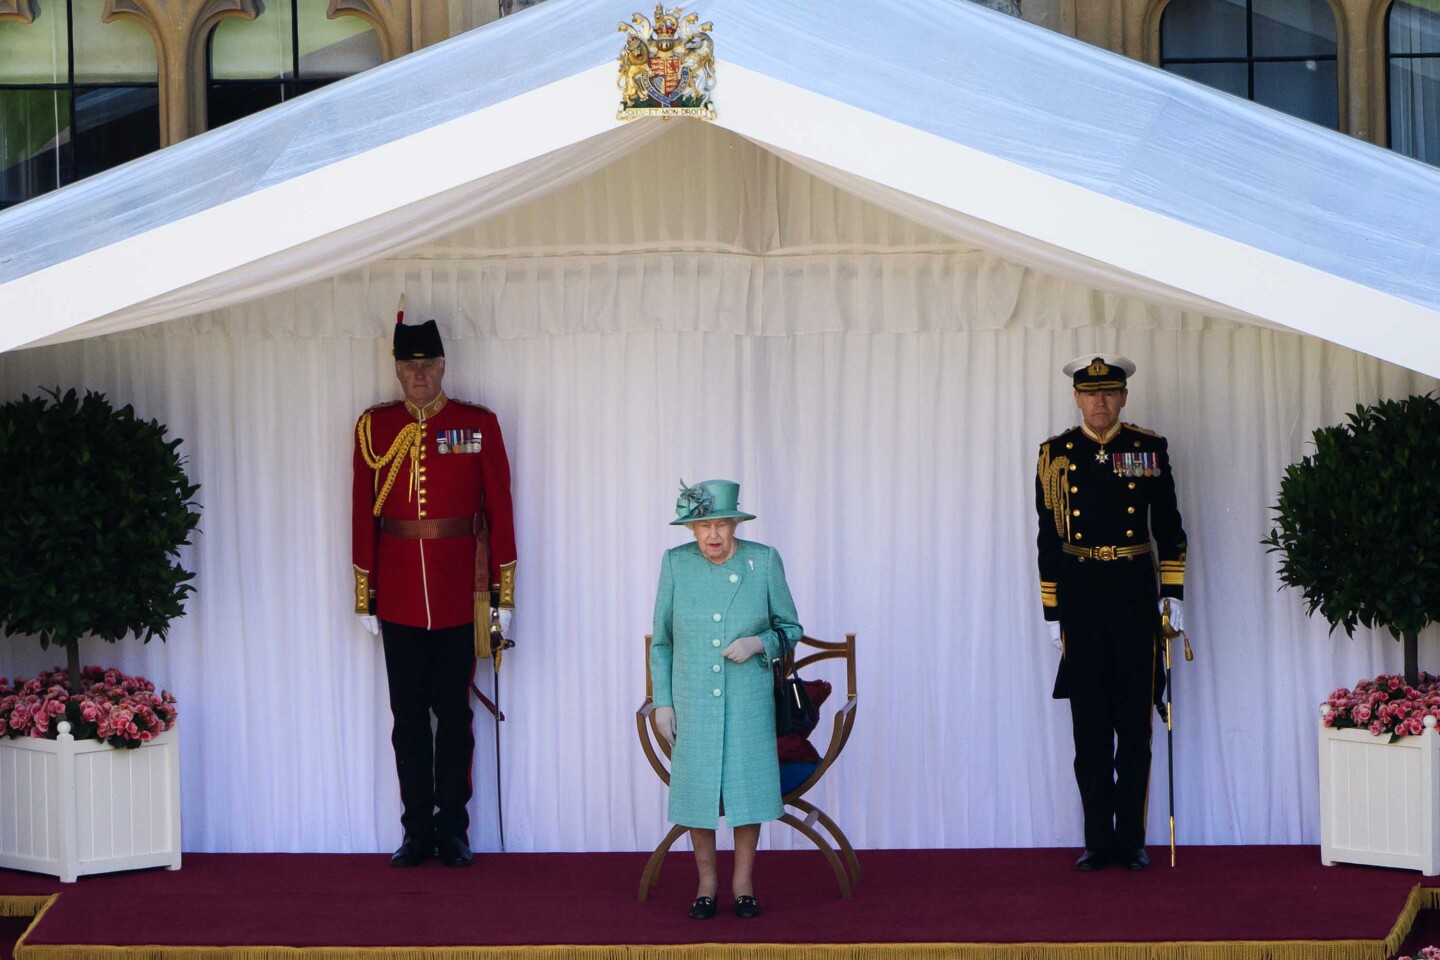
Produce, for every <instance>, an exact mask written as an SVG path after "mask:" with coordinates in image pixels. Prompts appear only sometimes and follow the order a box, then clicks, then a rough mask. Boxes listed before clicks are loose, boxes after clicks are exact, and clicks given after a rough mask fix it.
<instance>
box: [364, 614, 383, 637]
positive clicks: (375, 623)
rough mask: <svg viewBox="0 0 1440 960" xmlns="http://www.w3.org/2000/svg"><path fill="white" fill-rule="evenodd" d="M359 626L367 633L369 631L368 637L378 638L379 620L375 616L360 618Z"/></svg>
mask: <svg viewBox="0 0 1440 960" xmlns="http://www.w3.org/2000/svg"><path fill="white" fill-rule="evenodd" d="M360 626H362V627H364V628H365V629H366V630H369V631H370V636H372V637H378V636H380V618H379V617H376V616H368V617H361V618H360Z"/></svg>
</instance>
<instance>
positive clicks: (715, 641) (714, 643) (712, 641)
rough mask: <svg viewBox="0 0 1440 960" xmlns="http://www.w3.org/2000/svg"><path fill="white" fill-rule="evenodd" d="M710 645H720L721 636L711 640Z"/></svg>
mask: <svg viewBox="0 0 1440 960" xmlns="http://www.w3.org/2000/svg"><path fill="white" fill-rule="evenodd" d="M710 646H712V647H718V646H720V638H719V637H716V638H715V639H714V640H711V641H710Z"/></svg>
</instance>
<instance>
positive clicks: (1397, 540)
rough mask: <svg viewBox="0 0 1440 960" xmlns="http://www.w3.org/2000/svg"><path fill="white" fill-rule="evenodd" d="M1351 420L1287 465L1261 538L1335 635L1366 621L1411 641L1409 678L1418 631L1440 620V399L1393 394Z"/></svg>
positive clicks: (1325, 430) (1286, 578) (1322, 433)
mask: <svg viewBox="0 0 1440 960" xmlns="http://www.w3.org/2000/svg"><path fill="white" fill-rule="evenodd" d="M1346 419H1347V420H1348V423H1346V424H1341V425H1339V426H1334V427H1322V428H1320V429H1319V430H1316V431H1315V438H1314V439H1315V452H1314V454H1312V455H1311V456H1308V457H1305V458H1304V459H1303V460H1301V461H1300V462H1299V463H1294V464H1291V465H1290V466H1289V467H1287V468H1286V470H1285V479H1284V480H1283V481H1282V482H1281V484H1280V501H1279V503H1277V504H1276V505H1275V522H1276V526H1275V527H1274V528H1273V529H1271V531H1270V536H1269V537H1267V538H1266V539H1265V540H1263V541H1262V542H1263V543H1265V544H1267V545H1268V546H1269V547H1270V550H1271V552H1272V553H1274V552H1278V553H1280V554H1281V556H1282V561H1281V564H1280V579H1281V580H1282V581H1283V582H1284V583H1285V585H1286V586H1291V587H1298V588H1299V589H1300V590H1301V591H1303V593H1304V595H1305V601H1306V612H1307V613H1311V614H1313V613H1315V612H1316V611H1319V613H1320V615H1321V616H1323V617H1324V618H1325V619H1326V620H1327V621H1328V622H1329V623H1330V630H1331V632H1332V633H1333V632H1334V630H1335V629H1336V628H1337V627H1341V628H1344V630H1345V633H1346V634H1347V635H1352V636H1353V635H1354V632H1355V628H1356V626H1358V625H1361V624H1363V625H1365V626H1366V627H1384V628H1385V629H1387V630H1389V631H1390V633H1391V635H1392V636H1394V637H1395V638H1396V639H1397V640H1398V639H1403V640H1404V641H1405V644H1406V673H1407V675H1409V674H1411V673H1412V672H1413V671H1414V670H1415V667H1416V664H1415V658H1416V657H1415V643H1416V637H1417V635H1418V634H1419V633H1420V631H1421V630H1422V629H1424V628H1425V626H1426V625H1427V624H1429V623H1431V622H1433V621H1435V620H1440V401H1437V400H1436V399H1435V398H1434V397H1433V396H1430V395H1428V394H1427V395H1425V396H1414V397H1409V398H1408V399H1405V400H1385V401H1382V402H1380V403H1377V404H1375V405H1374V406H1371V407H1357V408H1356V410H1355V412H1354V413H1353V414H1349V415H1348V416H1347V417H1346ZM1409 679H1410V680H1411V682H1412V683H1413V682H1414V681H1415V678H1414V677H1409Z"/></svg>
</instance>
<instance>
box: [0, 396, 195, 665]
mask: <svg viewBox="0 0 1440 960" xmlns="http://www.w3.org/2000/svg"><path fill="white" fill-rule="evenodd" d="M179 446H180V440H179V439H174V440H167V439H166V437H165V427H164V426H163V425H162V424H160V423H159V422H158V421H154V420H148V421H147V420H140V419H138V418H137V417H136V416H135V411H134V409H133V408H131V407H130V406H126V407H124V408H122V409H120V410H116V409H115V408H114V407H112V406H111V405H110V403H109V402H108V401H107V400H106V399H105V397H104V395H103V394H99V393H93V392H87V393H86V394H85V397H84V399H80V398H79V397H78V396H77V395H76V393H75V391H74V390H70V391H68V392H67V393H65V395H64V396H61V395H60V391H59V388H56V389H55V390H54V391H53V392H48V393H47V394H46V395H45V396H40V397H29V396H24V397H22V398H21V399H20V400H17V401H14V402H12V403H7V404H5V405H3V406H0V477H3V478H4V480H3V485H4V486H3V489H4V497H3V498H4V501H5V502H4V504H3V509H0V626H3V629H4V631H5V634H6V635H7V636H9V635H13V634H26V635H34V636H37V637H39V639H40V645H41V647H45V648H48V647H49V646H50V645H51V644H61V645H64V646H66V647H68V648H69V650H70V653H71V665H72V667H75V666H78V652H77V643H78V641H79V640H80V638H82V637H87V636H91V637H98V638H100V639H102V640H107V641H110V642H112V643H113V642H115V641H117V640H120V639H121V638H123V637H125V636H127V635H129V634H132V633H133V634H134V635H136V636H138V637H140V638H141V639H142V640H144V641H145V642H147V643H148V642H149V641H150V638H152V637H159V638H160V639H161V640H164V639H165V634H166V632H167V630H168V629H169V626H170V621H172V620H173V619H175V618H176V617H178V616H180V614H181V613H182V612H183V610H184V602H185V598H186V597H187V596H188V595H189V594H190V593H191V592H193V591H194V589H195V588H194V586H193V585H192V584H191V583H190V582H189V581H190V580H191V579H192V578H193V576H194V574H192V573H190V572H188V571H186V570H185V569H184V568H183V567H181V566H180V563H179V561H178V559H177V558H178V557H179V554H180V548H181V547H183V546H186V545H188V544H189V542H190V539H189V538H190V534H191V532H192V531H193V530H195V528H196V526H197V524H198V523H199V522H200V514H199V512H198V510H196V509H192V508H193V507H195V506H196V505H195V503H194V500H193V499H192V498H193V497H194V496H195V493H196V491H197V490H199V489H200V488H199V486H198V485H196V484H192V483H190V482H189V478H188V477H186V475H185V470H184V460H183V459H182V458H181V457H180V455H179V453H177V448H178V447H179ZM75 676H76V673H75V671H74V670H73V669H72V673H71V682H72V683H73V682H74V680H75Z"/></svg>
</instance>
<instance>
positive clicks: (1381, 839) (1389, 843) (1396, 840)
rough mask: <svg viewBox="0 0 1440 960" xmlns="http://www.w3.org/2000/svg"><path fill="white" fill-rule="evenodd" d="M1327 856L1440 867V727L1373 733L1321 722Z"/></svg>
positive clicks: (1325, 859) (1430, 869)
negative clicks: (1416, 732)
mask: <svg viewBox="0 0 1440 960" xmlns="http://www.w3.org/2000/svg"><path fill="white" fill-rule="evenodd" d="M1320 860H1321V862H1322V863H1324V864H1325V865H1327V866H1331V865H1334V864H1335V863H1338V862H1344V863H1364V864H1370V865H1372V866H1378V867H1402V868H1405V869H1409V870H1419V871H1420V872H1421V873H1423V874H1425V875H1426V876H1429V877H1433V876H1435V875H1436V874H1437V873H1440V732H1437V730H1436V729H1435V721H1434V719H1433V718H1431V717H1426V718H1425V732H1424V733H1422V734H1421V735H1420V736H1418V737H1413V736H1412V737H1401V738H1400V739H1399V740H1397V741H1396V742H1394V743H1391V742H1390V738H1389V737H1388V736H1380V737H1376V736H1372V735H1371V733H1370V732H1369V731H1368V730H1336V729H1334V728H1331V727H1327V726H1325V724H1324V718H1323V714H1322V718H1321V724H1320Z"/></svg>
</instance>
